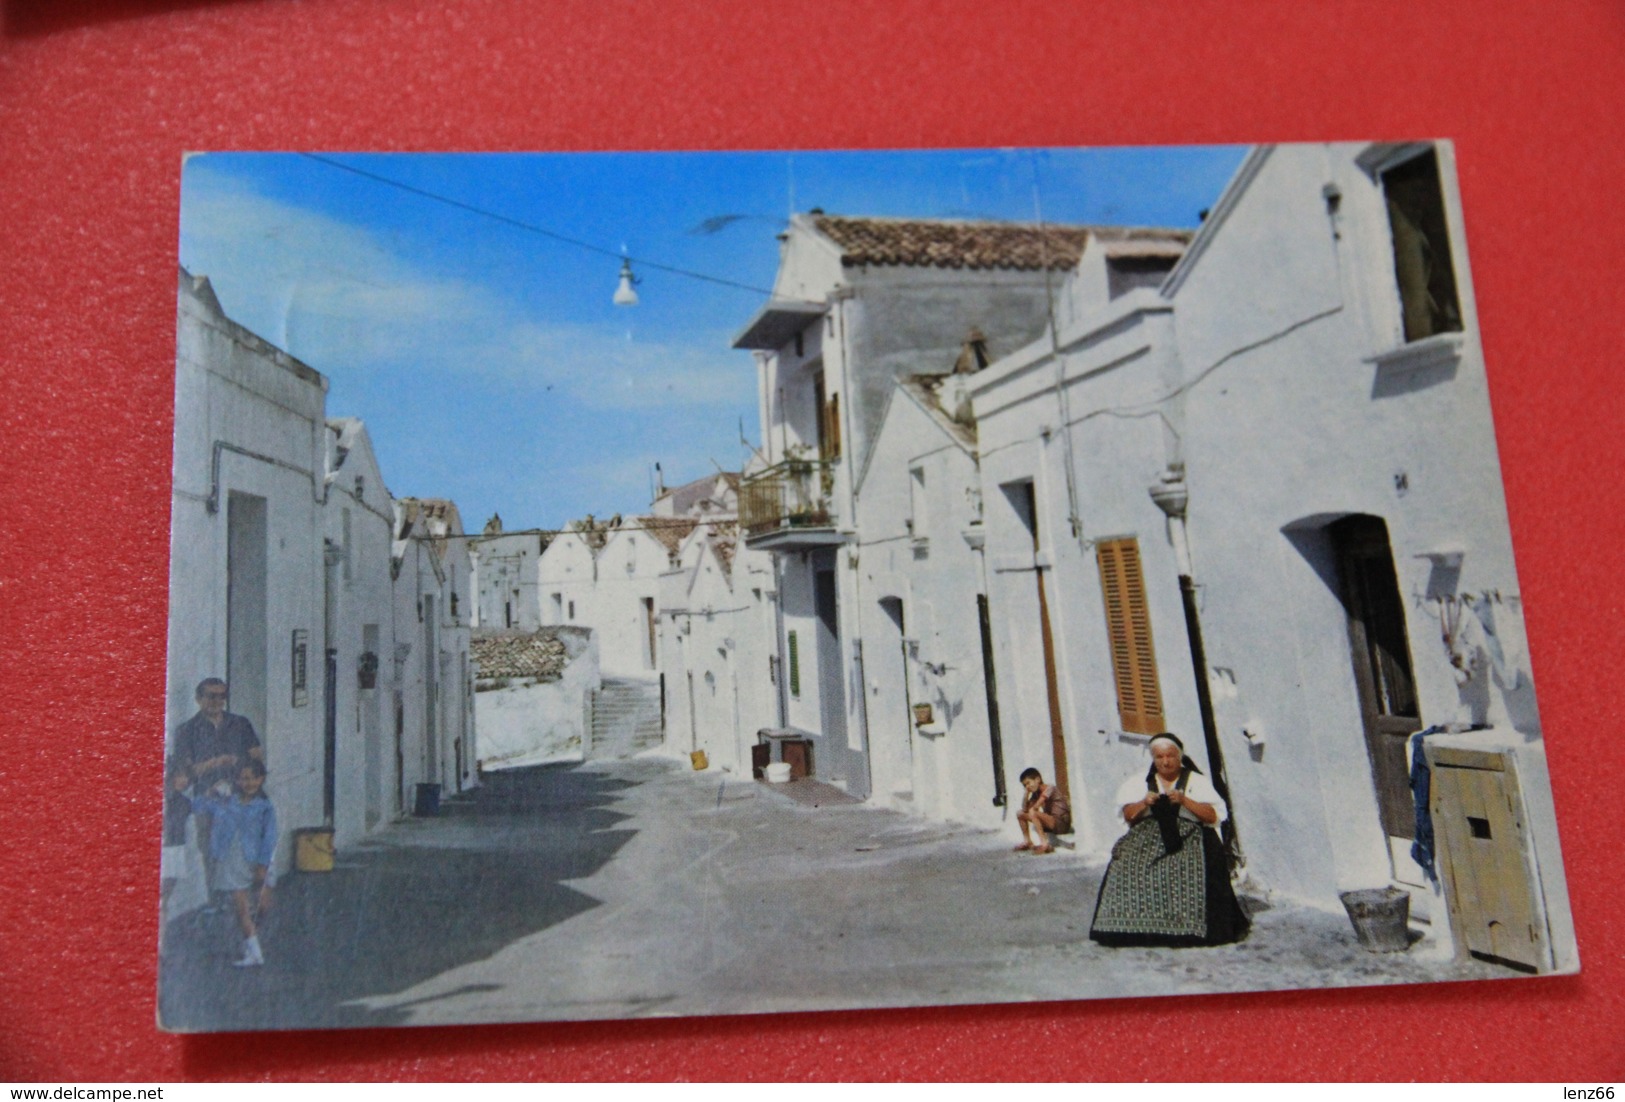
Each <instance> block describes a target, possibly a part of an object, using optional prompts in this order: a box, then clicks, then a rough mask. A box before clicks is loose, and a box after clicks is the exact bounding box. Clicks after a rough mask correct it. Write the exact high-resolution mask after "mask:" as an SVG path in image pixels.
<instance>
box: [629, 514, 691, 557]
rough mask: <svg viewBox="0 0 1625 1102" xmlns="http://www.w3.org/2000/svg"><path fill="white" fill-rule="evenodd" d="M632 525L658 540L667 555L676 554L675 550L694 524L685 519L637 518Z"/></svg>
mask: <svg viewBox="0 0 1625 1102" xmlns="http://www.w3.org/2000/svg"><path fill="white" fill-rule="evenodd" d="M634 523H635V524H636V526H637V527H639V528H642V529H643V530H644V531H645V532H648V533H649V534H650V535H651V536H653V537H654V538H655V539H656V540H658V541H659V543H660V546H662V547H664V548H665V549H666V554H668V555H675V554H677V548H678V547H679V546H681V544H682V542H683V540H684V539H686V538H687V537H688V534H689V533H690V532H692V531H694V526H695V524H696V522H695V521H693V520H690V519H689V518H687V517H638V518H637V520H636V521H635V522H634Z"/></svg>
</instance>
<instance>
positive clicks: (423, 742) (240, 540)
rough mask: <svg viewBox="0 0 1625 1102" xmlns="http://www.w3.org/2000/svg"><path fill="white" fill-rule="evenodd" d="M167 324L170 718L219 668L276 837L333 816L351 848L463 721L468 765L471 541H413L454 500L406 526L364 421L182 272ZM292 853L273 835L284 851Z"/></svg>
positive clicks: (186, 713) (400, 805) (339, 838)
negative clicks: (171, 419) (432, 617)
mask: <svg viewBox="0 0 1625 1102" xmlns="http://www.w3.org/2000/svg"><path fill="white" fill-rule="evenodd" d="M176 332H177V357H176V373H175V374H176V403H175V460H174V498H173V506H172V512H171V554H170V623H169V666H168V671H169V672H168V676H169V692H168V715H167V725H168V729H169V730H170V731H171V732H173V730H174V728H175V727H176V726H177V725H179V724H180V723H181V722H183V721H185V720H186V719H188V718H190V717H191V716H192V715H193V714H194V713H195V712H196V710H197V705H196V702H195V699H194V693H195V689H196V686H197V683H198V682H199V681H201V680H203V679H204V678H205V677H223V678H225V679H226V680H227V681H228V682H229V684H230V688H231V701H230V705H229V706H230V708H231V710H232V711H234V712H237V713H239V714H242V715H244V716H246V717H247V718H248V719H249V721H250V722H251V723H253V725H254V729H255V731H256V732H257V733H258V734H259V737H260V739H261V742H262V745H263V748H264V755H265V762H266V766H267V768H268V770H269V773H270V786H269V787H270V790H271V791H272V792H273V793H275V800H276V804H277V810H278V817H279V821H280V824H281V826H282V829H283V832H284V836H285V838H284V841H286V836H287V835H288V834H291V832H292V831H294V830H296V829H300V828H321V827H326V828H329V829H331V830H333V832H334V835H335V841H336V843H337V844H338V845H339V846H341V847H342V846H346V845H349V844H351V843H353V842H354V841H356V840H357V839H359V838H360V837H362V836H363V835H364V834H365V833H366V832H367V831H369V830H372V829H374V828H376V827H378V826H379V825H380V824H382V823H384V822H386V821H387V820H389V819H391V818H393V817H394V816H395V815H397V814H400V813H402V812H403V811H407V810H410V808H411V803H410V789H411V786H412V785H414V784H417V783H422V782H426V781H433V782H435V783H439V782H440V780H441V779H442V778H444V779H445V780H446V782H447V783H451V781H452V778H453V774H454V773H456V772H457V770H456V764H455V763H456V749H455V747H453V748H452V749H451V751H449V752H448V756H447V760H448V761H450V762H451V765H450V766H449V767H446V768H443V769H442V768H439V766H438V763H437V762H432V761H431V760H430V755H429V754H428V753H427V751H426V750H425V749H424V747H426V746H428V745H429V744H430V742H431V736H434V737H436V738H437V737H438V735H439V733H440V732H444V731H448V730H453V731H455V732H456V734H455V735H454V740H460V741H461V742H462V744H463V745H464V746H466V747H469V749H468V750H467V753H466V754H465V757H466V759H467V762H469V763H472V761H473V757H472V749H471V747H472V739H473V732H472V727H471V725H470V723H469V717H470V715H471V712H470V703H469V693H468V692H467V691H466V689H464V688H462V687H461V686H464V685H466V683H467V680H468V679H467V676H466V672H464V673H463V675H462V676H461V678H460V679H459V678H458V677H456V676H454V675H453V674H452V673H450V672H448V671H457V670H459V669H461V670H464V671H466V664H467V659H466V655H467V638H466V636H467V629H466V625H465V624H463V623H461V620H462V619H464V618H466V612H460V611H459V609H458V608H457V600H456V597H455V594H457V593H458V592H459V587H466V585H467V573H468V567H467V554H466V550H464V549H462V547H461V541H458V540H453V541H446V540H439V541H432V542H431V544H429V545H425V544H424V543H423V542H422V541H421V540H419V539H417V538H414V537H415V535H418V534H427V533H428V532H429V531H430V530H431V529H434V528H435V527H436V526H437V525H438V527H439V528H440V529H441V530H442V534H444V533H445V532H449V531H450V530H452V529H453V528H456V520H455V507H449V514H448V515H449V520H448V517H447V516H442V517H441V518H440V519H439V520H435V521H431V522H428V523H427V524H426V525H425V526H424V527H423V530H422V531H421V532H419V533H414V534H413V535H410V536H409V535H404V534H401V533H400V532H399V530H398V529H397V523H396V516H397V513H396V510H397V508H399V507H401V506H403V505H404V506H406V511H407V512H409V513H413V515H414V516H416V515H417V512H416V511H415V510H416V507H415V506H412V505H411V504H410V503H395V502H393V501H392V500H391V498H390V495H389V491H388V489H387V488H386V487H385V484H384V479H383V476H382V473H381V472H380V471H379V467H378V462H377V459H376V456H375V455H374V452H373V448H372V443H371V440H370V438H369V437H368V434H367V430H366V427H365V426H364V425H363V424H362V423H361V422H360V421H358V420H355V419H353V418H339V419H333V420H328V419H327V417H326V409H325V406H326V394H327V381H326V379H325V378H324V377H323V376H322V375H321V374H320V373H319V372H317V371H315V370H314V369H313V368H311V367H310V366H308V365H306V364H304V363H302V362H300V361H299V360H297V359H295V358H294V357H293V356H290V355H288V354H287V353H286V352H284V351H282V350H281V349H278V348H276V347H274V346H272V345H270V344H269V343H267V342H266V341H264V340H263V339H261V338H260V337H258V336H256V335H255V334H253V333H251V332H249V331H248V330H246V329H244V328H243V327H242V326H240V325H238V324H237V323H236V322H233V321H232V320H231V319H230V318H228V317H227V316H226V314H225V312H224V311H223V310H222V309H221V306H220V303H219V300H218V299H217V298H216V297H215V295H214V292H213V290H212V289H211V288H210V286H209V282H208V280H207V279H205V278H202V277H193V276H192V275H190V274H189V273H187V272H186V271H184V270H182V271H181V273H180V278H179V298H178V307H177V326H176ZM459 530H460V529H459ZM425 556H427V558H425ZM431 560H432V561H431ZM403 578H404V579H405V580H404V581H403ZM425 578H433V579H434V581H433V582H429V581H426V580H425ZM462 591H463V592H466V588H464V589H463V590H462ZM420 596H421V597H423V598H425V605H423V606H420V604H419V600H418V599H419V597H420ZM436 602H439V607H440V609H441V610H442V611H443V612H444V616H445V618H446V623H447V624H448V625H449V631H448V632H446V633H442V635H441V637H440V638H437V640H436V643H435V647H434V648H433V649H435V650H443V651H444V652H445V653H444V655H443V656H442V657H441V658H439V659H438V660H437V661H435V662H431V663H424V662H423V660H422V653H423V648H422V647H421V646H418V645H417V643H418V641H419V639H420V637H421V631H422V629H420V627H419V624H420V621H419V620H418V609H419V608H420V607H425V608H426V609H427V608H428V607H434V606H435V603H436ZM437 615H438V613H437ZM414 654H415V655H416V657H415V658H414V657H412V656H413V655H414ZM429 671H433V675H432V676H431V675H430V672H429ZM431 696H432V697H433V698H434V706H433V707H432V708H431V707H427V706H426V702H427V701H428V699H429V698H430V697H431ZM431 716H432V717H435V719H434V720H433V722H432V723H431V718H430V717H431ZM471 770H472V765H471V764H469V765H468V766H467V767H466V768H465V769H463V770H462V771H461V776H462V777H463V778H464V780H465V781H466V780H467V779H470V778H471V777H472V772H471ZM291 857H292V848H291V847H290V846H288V845H286V844H284V845H282V846H280V847H279V856H278V863H279V865H281V866H282V867H283V868H286V866H287V864H288V862H289V861H290V860H291Z"/></svg>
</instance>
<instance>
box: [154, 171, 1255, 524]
mask: <svg viewBox="0 0 1625 1102" xmlns="http://www.w3.org/2000/svg"><path fill="white" fill-rule="evenodd" d="M1243 153H1244V150H1242V149H1240V148H1237V147H1222V148H1219V147H1213V148H1183V149H1167V148H1148V149H1052V150H1004V151H1001V150H950V151H931V152H845V153H808V152H798V153H687V154H671V153H662V154H624V153H612V154H611V153H606V154H533V155H531V154H526V155H519V154H388V155H383V154H373V155H360V154H323V155H322V156H323V157H324V158H328V159H330V160H332V161H338V162H340V163H341V164H342V165H347V166H351V167H352V168H354V169H359V170H361V171H362V172H366V173H370V174H373V175H375V176H380V177H385V178H387V179H388V180H391V181H396V182H398V183H400V184H403V185H406V186H407V187H409V188H413V189H417V190H418V191H420V192H429V193H432V194H434V195H437V196H443V197H445V198H447V199H450V200H454V201H455V202H457V203H462V204H467V205H469V206H473V207H477V208H480V209H482V210H485V211H491V212H495V213H496V214H499V215H502V216H504V217H506V218H510V219H514V220H516V221H519V222H523V223H526V224H529V225H531V226H536V227H541V228H544V229H546V230H549V231H552V232H553V233H556V234H560V235H563V236H565V237H569V238H573V239H576V240H578V241H581V242H586V243H590V244H591V245H593V246H596V247H597V248H600V249H607V250H610V251H612V252H618V251H620V250H622V249H623V248H624V249H625V250H626V251H627V252H628V253H630V255H631V256H632V257H634V258H635V261H636V259H638V258H643V259H647V260H649V261H652V262H654V263H657V264H663V265H669V266H671V267H676V268H683V269H689V270H692V271H696V272H702V273H705V274H708V275H712V276H716V277H718V278H719V279H723V280H728V281H732V282H734V283H739V284H744V285H746V287H749V288H760V290H745V289H741V288H738V287H730V286H724V285H720V284H717V283H711V282H705V281H701V280H696V279H691V278H687V277H684V276H680V275H677V274H673V273H667V272H663V271H659V270H657V269H654V268H651V267H649V266H647V265H637V264H636V263H635V267H636V268H637V272H638V275H639V278H640V279H641V280H642V281H643V282H642V283H641V285H640V286H639V287H638V293H639V296H640V298H641V300H642V301H641V302H640V304H639V305H637V306H635V307H630V308H626V307H616V306H614V305H613V304H612V303H611V301H610V296H611V294H612V293H613V292H614V290H615V286H616V275H617V273H618V271H619V267H620V265H619V261H618V260H617V259H616V258H615V257H613V256H607V255H603V254H602V253H597V252H593V251H590V250H588V249H586V248H582V247H580V246H577V245H572V244H568V243H564V242H561V241H558V240H556V239H554V238H550V237H547V236H544V235H542V234H538V233H533V232H529V231H527V230H524V229H521V228H519V227H516V226H513V225H510V224H508V223H505V222H503V221H501V220H499V219H495V218H488V217H484V216H482V215H479V214H476V213H472V212H470V211H467V210H464V209H460V208H458V207H457V206H454V205H452V204H450V203H445V202H439V201H436V200H435V199H432V198H428V197H426V196H424V195H420V194H416V193H414V192H412V191H408V190H404V189H402V188H397V187H392V186H390V185H389V184H386V183H382V182H379V181H378V180H375V179H371V178H368V177H367V176H363V175H359V174H357V173H356V172H350V171H345V170H344V169H343V168H340V167H335V166H334V165H332V164H330V163H324V161H322V160H316V159H313V158H309V157H305V156H300V155H298V154H281V153H213V154H202V155H195V156H192V157H190V158H188V160H187V162H186V165H185V170H184V175H183V179H182V193H181V195H182V197H181V242H180V254H181V263H182V264H184V265H185V266H186V267H187V268H188V269H189V270H190V271H191V272H192V273H193V274H194V275H206V276H208V277H209V279H210V281H211V282H212V283H213V285H214V288H215V292H216V294H218V295H219V297H220V301H221V303H222V304H223V305H224V307H225V309H226V312H227V313H228V314H229V315H231V317H232V318H234V319H235V320H237V321H238V322H240V323H242V324H243V325H245V326H247V327H248V328H249V329H251V330H253V331H254V332H256V333H258V334H260V335H261V336H263V337H265V338H266V339H267V340H269V341H271V342H272V343H274V344H277V345H279V346H280V347H283V348H285V349H287V350H288V351H290V352H292V353H293V354H294V355H295V356H298V357H299V358H300V359H302V360H304V361H305V362H307V363H309V364H310V365H311V366H313V367H315V368H317V369H318V370H320V371H322V372H323V373H325V374H326V375H327V376H328V379H329V380H330V382H331V387H332V389H331V392H330V394H329V396H328V413H329V416H356V417H361V418H362V419H364V420H365V421H366V423H367V426H368V429H369V431H370V432H371V434H372V438H373V443H374V445H375V447H376V448H377V451H378V458H379V463H380V465H381V466H382V468H383V472H384V478H385V481H386V482H387V484H388V486H389V489H390V490H391V492H393V493H394V494H396V495H397V496H407V495H417V496H425V497H450V498H452V499H454V500H455V501H456V502H457V503H458V505H459V507H460V508H461V510H462V514H463V520H464V523H465V524H466V525H468V526H469V527H470V528H475V527H477V526H479V525H480V524H482V523H483V522H484V521H485V519H486V518H487V517H489V516H490V515H491V513H493V512H500V513H501V514H502V518H503V523H504V525H505V526H506V527H507V528H509V529H514V528H521V527H548V528H552V527H558V526H560V525H562V524H563V523H564V522H565V521H567V520H569V519H571V518H574V517H579V516H583V515H585V514H587V513H589V512H591V513H594V514H596V515H598V516H606V515H608V514H611V513H616V512H621V513H635V512H641V511H644V510H645V509H646V508H647V506H648V498H649V480H650V474H649V472H650V468H651V466H652V465H653V464H654V463H656V462H659V463H661V464H662V467H663V469H664V472H665V476H666V481H667V483H668V484H669V485H670V484H676V483H679V482H683V481H687V480H689V479H691V478H697V477H699V476H701V475H703V474H706V473H709V472H711V471H713V470H714V469H715V467H714V466H713V462H714V463H716V464H719V465H721V466H722V467H724V468H726V469H734V470H737V469H738V468H739V466H740V465H741V463H742V462H743V459H744V457H745V455H746V452H745V449H744V448H743V447H742V446H741V444H740V442H739V424H740V420H741V419H743V421H744V429H745V435H746V436H747V437H748V438H749V439H750V440H751V441H752V442H755V441H757V440H758V439H759V436H760V429H759V427H758V425H757V424H756V399H755V387H756V382H755V369H754V367H753V366H752V361H751V358H750V355H749V354H748V353H745V352H735V351H733V350H731V349H730V348H729V347H728V343H729V340H730V338H731V337H732V335H733V334H734V333H735V332H737V331H738V330H739V329H740V327H742V326H743V325H744V323H745V322H746V321H747V320H748V319H749V318H750V316H751V314H752V313H753V312H754V311H755V310H756V309H757V307H758V306H760V305H761V303H762V301H763V300H764V299H765V298H766V289H767V288H769V287H771V286H772V283H773V276H774V272H775V269H776V266H777V261H778V246H777V242H776V241H775V240H774V235H775V234H777V233H778V232H779V231H780V230H781V229H782V228H783V224H784V221H785V218H786V216H787V215H788V213H789V212H790V210H792V209H795V210H803V211H804V210H807V209H808V208H810V207H822V208H823V209H825V210H827V211H830V212H831V213H840V214H854V215H885V216H910V217H922V218H965V217H974V218H995V219H1010V220H1015V221H1031V220H1032V219H1033V218H1034V204H1035V182H1036V199H1037V202H1038V203H1039V204H1041V206H1042V210H1043V216H1044V218H1045V219H1046V220H1047V221H1051V222H1093V223H1121V224H1133V225H1160V226H1183V227H1191V226H1195V225H1196V224H1197V222H1198V212H1199V211H1201V210H1202V209H1203V208H1205V207H1209V206H1211V205H1212V204H1213V202H1214V201H1215V200H1216V199H1217V198H1218V195H1219V192H1220V191H1221V190H1222V189H1223V186H1224V184H1225V182H1226V181H1227V180H1228V179H1229V178H1230V175H1231V173H1232V172H1234V170H1235V168H1236V166H1237V165H1238V164H1239V163H1240V161H1241V157H1242V155H1243ZM730 216H731V217H730ZM719 223H720V228H719ZM707 230H709V232H707Z"/></svg>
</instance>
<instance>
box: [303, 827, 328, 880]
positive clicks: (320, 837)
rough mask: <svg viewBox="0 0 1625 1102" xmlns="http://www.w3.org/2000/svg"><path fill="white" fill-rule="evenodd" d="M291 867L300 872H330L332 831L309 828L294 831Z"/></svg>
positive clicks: (322, 828) (325, 828)
mask: <svg viewBox="0 0 1625 1102" xmlns="http://www.w3.org/2000/svg"><path fill="white" fill-rule="evenodd" d="M293 867H294V868H296V869H298V870H299V871H300V872H332V871H333V829H332V828H331V827H311V828H309V829H308V830H296V831H294V832H293Z"/></svg>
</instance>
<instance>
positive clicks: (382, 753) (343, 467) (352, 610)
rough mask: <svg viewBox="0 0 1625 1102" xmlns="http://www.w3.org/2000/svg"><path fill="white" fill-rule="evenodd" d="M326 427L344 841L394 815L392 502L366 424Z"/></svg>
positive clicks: (335, 784) (334, 725) (335, 795)
mask: <svg viewBox="0 0 1625 1102" xmlns="http://www.w3.org/2000/svg"><path fill="white" fill-rule="evenodd" d="M327 426H328V433H327V443H328V462H327V470H328V476H327V480H326V482H327V501H326V505H325V507H324V509H323V514H324V524H323V529H324V543H325V552H326V553H325V555H324V559H323V565H324V568H325V579H324V585H323V592H324V595H325V597H324V608H323V615H322V619H323V624H324V627H325V635H326V639H327V651H326V655H327V667H326V670H325V676H327V677H330V678H331V688H330V689H329V695H330V697H331V700H332V712H331V714H330V715H329V716H328V718H327V720H326V721H325V724H324V726H325V728H326V730H325V741H326V743H327V744H328V745H329V746H330V747H331V748H332V751H331V752H332V762H333V768H331V769H330V770H328V771H327V773H326V776H327V777H328V778H329V786H330V787H329V788H328V789H327V791H326V792H325V793H324V804H325V811H326V815H325V818H326V819H328V820H330V821H331V822H332V823H333V825H334V828H335V838H334V841H335V842H336V844H337V845H339V846H346V845H349V844H350V843H351V842H353V841H355V840H356V839H358V838H360V837H361V836H362V835H364V834H365V833H366V832H368V831H370V830H372V829H373V828H375V827H377V826H378V825H379V824H380V823H381V822H383V821H384V820H385V819H387V818H390V817H392V816H393V815H394V814H395V812H396V807H395V799H394V795H393V793H394V791H395V790H396V788H397V778H396V777H395V775H394V764H395V763H394V761H393V760H392V758H391V755H390V754H389V750H388V746H387V745H386V742H387V739H386V735H385V732H386V731H388V730H389V725H390V723H391V721H392V719H393V715H392V713H391V711H390V709H389V706H388V705H389V700H390V694H391V693H392V692H393V691H394V689H395V688H396V686H395V685H394V684H393V682H392V680H391V674H392V673H393V670H392V669H391V667H390V664H389V661H388V657H389V655H390V653H391V652H392V651H393V649H394V644H395V623H394V615H393V611H394V610H393V603H394V596H393V593H392V585H393V583H392V581H391V572H390V566H391V548H392V529H393V527H394V509H393V505H392V503H391V501H390V496H389V490H388V489H386V488H385V486H384V478H383V474H382V473H381V472H380V471H379V469H378V458H377V456H376V454H375V453H374V452H373V447H372V438H371V437H370V436H369V435H368V434H367V427H366V426H365V425H364V424H362V423H361V421H360V420H358V419H356V418H353V417H346V418H338V419H333V420H329V421H328V422H327Z"/></svg>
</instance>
